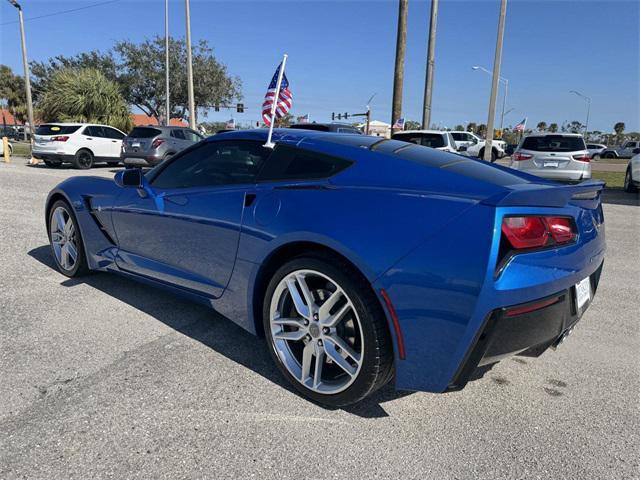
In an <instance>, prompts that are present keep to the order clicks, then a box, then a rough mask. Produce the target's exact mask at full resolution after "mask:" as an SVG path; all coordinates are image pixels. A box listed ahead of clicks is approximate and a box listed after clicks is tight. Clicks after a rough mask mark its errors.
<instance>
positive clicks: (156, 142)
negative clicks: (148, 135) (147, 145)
mask: <svg viewBox="0 0 640 480" xmlns="http://www.w3.org/2000/svg"><path fill="white" fill-rule="evenodd" d="M163 143H164V140H163V139H161V138H156V139H155V140H154V141H153V143H151V148H158V147H159V146H160V145H162V144H163Z"/></svg>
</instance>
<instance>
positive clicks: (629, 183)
mask: <svg viewBox="0 0 640 480" xmlns="http://www.w3.org/2000/svg"><path fill="white" fill-rule="evenodd" d="M624 190H625V192H629V193H635V192H637V191H638V187H636V186H635V185H634V183H633V177H632V176H631V168H627V173H625V175H624Z"/></svg>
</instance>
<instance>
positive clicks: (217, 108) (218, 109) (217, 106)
mask: <svg viewBox="0 0 640 480" xmlns="http://www.w3.org/2000/svg"><path fill="white" fill-rule="evenodd" d="M213 109H214V110H215V111H216V112H219V111H220V104H219V103H216V104H214V105H213Z"/></svg>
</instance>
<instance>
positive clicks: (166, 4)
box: [164, 0, 171, 125]
mask: <svg viewBox="0 0 640 480" xmlns="http://www.w3.org/2000/svg"><path fill="white" fill-rule="evenodd" d="M164 75H165V102H166V103H165V119H164V124H165V125H169V122H170V121H171V107H170V103H169V0H164Z"/></svg>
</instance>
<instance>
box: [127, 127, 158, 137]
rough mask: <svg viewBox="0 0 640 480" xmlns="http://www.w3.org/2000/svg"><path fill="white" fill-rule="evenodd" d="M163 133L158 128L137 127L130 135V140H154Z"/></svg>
mask: <svg viewBox="0 0 640 480" xmlns="http://www.w3.org/2000/svg"><path fill="white" fill-rule="evenodd" d="M161 133H162V132H161V131H160V130H158V129H157V128H149V127H135V128H134V129H133V130H131V133H129V137H130V138H152V137H155V136H157V135H160V134H161Z"/></svg>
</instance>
